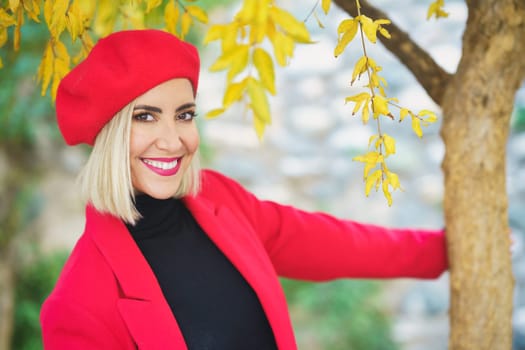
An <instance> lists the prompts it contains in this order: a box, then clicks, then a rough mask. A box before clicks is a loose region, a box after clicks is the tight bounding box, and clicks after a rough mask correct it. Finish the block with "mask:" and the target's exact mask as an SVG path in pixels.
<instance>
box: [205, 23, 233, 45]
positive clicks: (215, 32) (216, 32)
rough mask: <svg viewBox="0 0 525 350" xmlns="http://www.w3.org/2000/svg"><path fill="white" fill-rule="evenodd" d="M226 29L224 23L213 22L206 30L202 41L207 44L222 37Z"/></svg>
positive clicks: (226, 26)
mask: <svg viewBox="0 0 525 350" xmlns="http://www.w3.org/2000/svg"><path fill="white" fill-rule="evenodd" d="M226 30H228V25H226V24H214V25H212V26H211V27H210V28H209V29H208V31H207V32H206V36H205V37H204V43H205V44H208V43H210V42H212V41H215V40H219V39H222V36H223V35H224V33H225V31H226Z"/></svg>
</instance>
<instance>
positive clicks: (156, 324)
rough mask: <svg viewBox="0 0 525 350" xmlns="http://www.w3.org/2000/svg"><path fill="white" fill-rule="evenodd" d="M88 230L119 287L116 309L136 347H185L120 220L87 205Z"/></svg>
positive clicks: (158, 287) (174, 322) (168, 308)
mask: <svg viewBox="0 0 525 350" xmlns="http://www.w3.org/2000/svg"><path fill="white" fill-rule="evenodd" d="M86 218H87V220H86V233H89V234H90V235H91V237H92V238H93V240H94V242H95V244H96V245H97V246H98V248H99V249H100V251H101V253H102V255H103V256H104V258H105V259H106V260H107V262H108V264H109V265H110V266H111V267H112V269H113V271H114V273H115V276H116V278H117V280H118V282H119V285H120V288H121V289H122V296H121V298H120V299H119V300H118V301H117V305H118V309H119V311H120V313H121V316H122V318H123V319H124V321H125V323H126V325H127V327H128V329H129V331H130V333H131V336H132V337H133V339H134V341H135V343H136V344H137V345H138V348H139V349H173V350H182V349H187V347H186V344H185V343H184V338H183V336H182V334H181V331H180V328H179V326H178V324H177V321H176V320H175V318H174V316H173V314H172V312H171V309H170V307H169V305H168V304H167V302H166V299H165V298H164V295H163V294H162V290H161V289H160V286H159V284H158V282H157V279H156V277H155V275H154V274H153V271H152V270H151V268H150V266H149V264H148V263H147V261H146V259H145V258H144V256H143V255H142V253H141V251H140V249H139V248H138V246H137V245H136V243H135V241H134V240H133V238H132V237H131V235H130V234H129V232H128V229H127V228H126V226H125V225H124V224H123V223H122V221H121V220H119V219H118V218H115V217H114V216H111V215H107V214H101V213H99V212H97V211H96V210H95V209H94V208H92V207H90V206H88V208H87V209H86Z"/></svg>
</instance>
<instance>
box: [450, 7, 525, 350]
mask: <svg viewBox="0 0 525 350" xmlns="http://www.w3.org/2000/svg"><path fill="white" fill-rule="evenodd" d="M467 3H468V7H469V18H468V22H467V27H466V30H465V34H464V37H463V56H462V58H461V61H460V64H459V66H458V70H457V73H456V74H455V75H454V76H453V78H452V81H451V82H450V83H449V85H448V86H447V89H446V91H445V95H444V100H443V105H442V108H443V116H444V120H443V125H442V130H441V133H442V137H443V140H444V142H445V149H446V154H445V159H444V161H443V171H444V173H445V202H444V209H445V219H446V225H447V241H448V254H449V262H450V273H451V279H450V281H451V285H450V291H451V305H450V329H451V334H450V339H449V348H450V349H454V350H459V349H469V350H470V349H477V350H483V349H487V350H489V349H490V350H498V349H505V350H509V349H511V348H512V345H511V344H512V300H513V287H514V280H513V276H512V266H511V256H510V243H509V242H510V240H509V227H508V217H507V215H508V214H507V195H506V186H505V178H506V171H505V161H506V143H507V138H508V132H509V123H510V116H511V112H512V109H513V105H514V103H513V102H514V96H515V93H516V90H517V89H518V88H519V86H520V84H521V82H522V80H523V77H524V75H525V60H524V59H523V57H525V40H524V38H525V3H524V2H523V0H514V1H513V0H485V1H479V0H471V1H468V2H467Z"/></svg>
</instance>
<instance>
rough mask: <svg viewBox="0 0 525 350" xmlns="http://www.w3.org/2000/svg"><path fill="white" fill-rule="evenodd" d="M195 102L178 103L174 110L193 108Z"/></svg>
mask: <svg viewBox="0 0 525 350" xmlns="http://www.w3.org/2000/svg"><path fill="white" fill-rule="evenodd" d="M195 106H196V105H195V103H194V102H188V103H185V104H183V105H180V106H179V107H177V109H176V110H175V112H180V111H183V110H185V109H188V108H193V107H195Z"/></svg>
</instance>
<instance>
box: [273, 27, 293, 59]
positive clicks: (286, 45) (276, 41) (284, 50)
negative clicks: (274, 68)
mask: <svg viewBox="0 0 525 350" xmlns="http://www.w3.org/2000/svg"><path fill="white" fill-rule="evenodd" d="M271 41H272V46H273V51H274V55H275V59H276V60H277V63H278V64H279V65H280V66H281V67H284V66H286V65H287V64H288V57H292V56H293V51H294V48H295V44H294V41H293V39H292V38H290V37H289V36H287V35H285V34H283V33H281V32H276V33H275V36H274V38H273V40H271Z"/></svg>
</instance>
